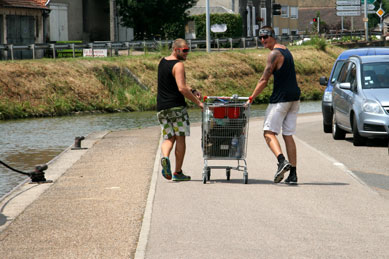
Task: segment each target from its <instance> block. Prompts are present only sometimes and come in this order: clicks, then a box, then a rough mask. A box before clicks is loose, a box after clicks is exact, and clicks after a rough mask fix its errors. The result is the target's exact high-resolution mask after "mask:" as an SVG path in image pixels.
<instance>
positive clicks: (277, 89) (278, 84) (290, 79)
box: [270, 48, 300, 103]
mask: <svg viewBox="0 0 389 259" xmlns="http://www.w3.org/2000/svg"><path fill="white" fill-rule="evenodd" d="M276 49H277V50H279V51H280V52H281V54H282V55H283V56H284V63H283V64H282V66H281V68H280V69H278V70H276V71H274V72H273V75H274V87H273V93H272V95H271V96H270V103H281V102H293V101H298V100H299V99H300V88H299V87H298V85H297V79H296V71H295V69H294V61H293V56H292V54H291V53H290V51H289V50H288V49H281V48H276Z"/></svg>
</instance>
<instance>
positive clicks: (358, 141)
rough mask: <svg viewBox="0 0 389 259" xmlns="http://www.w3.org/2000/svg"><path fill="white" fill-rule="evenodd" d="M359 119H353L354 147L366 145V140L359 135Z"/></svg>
mask: <svg viewBox="0 0 389 259" xmlns="http://www.w3.org/2000/svg"><path fill="white" fill-rule="evenodd" d="M357 124H358V123H357V119H356V118H355V116H354V117H353V144H354V146H364V145H366V138H365V137H362V136H361V135H360V134H359V131H358V126H357Z"/></svg>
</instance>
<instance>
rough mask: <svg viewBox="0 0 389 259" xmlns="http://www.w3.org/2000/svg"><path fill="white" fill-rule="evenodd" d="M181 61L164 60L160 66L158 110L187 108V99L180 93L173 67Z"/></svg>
mask: <svg viewBox="0 0 389 259" xmlns="http://www.w3.org/2000/svg"><path fill="white" fill-rule="evenodd" d="M178 62H180V61H179V60H167V59H165V58H162V59H161V61H160V62H159V65H158V93H157V110H158V111H161V110H165V109H169V108H173V107H178V106H186V102H185V97H184V96H183V95H182V94H181V93H180V91H178V86H177V82H176V79H175V78H174V76H173V67H174V65H175V64H177V63H178Z"/></svg>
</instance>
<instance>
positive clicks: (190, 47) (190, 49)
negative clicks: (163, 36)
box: [188, 40, 192, 51]
mask: <svg viewBox="0 0 389 259" xmlns="http://www.w3.org/2000/svg"><path fill="white" fill-rule="evenodd" d="M188 43H189V51H192V40H188Z"/></svg>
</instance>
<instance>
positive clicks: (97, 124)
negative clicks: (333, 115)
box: [0, 101, 321, 197]
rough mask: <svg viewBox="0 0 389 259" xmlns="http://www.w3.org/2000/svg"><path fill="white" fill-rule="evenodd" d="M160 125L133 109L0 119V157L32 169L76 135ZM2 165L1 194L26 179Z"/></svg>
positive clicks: (256, 111) (261, 109) (314, 108)
mask: <svg viewBox="0 0 389 259" xmlns="http://www.w3.org/2000/svg"><path fill="white" fill-rule="evenodd" d="M266 106H267V105H253V106H252V107H251V114H250V116H251V117H261V116H264V115H265V109H266ZM320 111H321V102H320V101H316V102H302V103H301V106H300V113H310V112H320ZM189 116H190V118H191V122H200V121H201V113H200V110H199V109H193V110H190V111H189ZM156 125H158V121H157V119H156V113H155V112H154V111H152V112H131V113H115V114H99V115H82V116H68V117H58V118H39V119H25V120H14V121H6V122H0V160H1V161H3V162H5V163H7V164H8V165H10V166H11V167H13V168H15V169H18V170H20V171H24V172H31V171H33V169H34V168H35V166H36V165H39V164H45V163H48V162H49V161H50V160H52V159H53V158H54V157H55V156H57V155H58V154H59V153H61V152H62V151H63V150H64V149H66V148H67V147H69V146H71V145H73V144H74V138H75V137H77V136H87V135H89V134H90V133H92V132H99V131H104V130H120V129H134V128H144V127H149V126H156ZM27 178H28V177H27V176H24V175H21V174H18V173H15V172H13V171H11V170H9V169H7V168H5V167H3V166H2V165H0V197H2V196H3V195H5V194H7V193H8V192H10V191H11V190H12V189H13V188H14V187H15V186H17V185H18V184H20V183H21V182H23V181H24V180H25V179H27Z"/></svg>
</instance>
